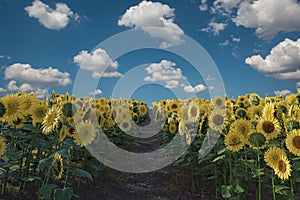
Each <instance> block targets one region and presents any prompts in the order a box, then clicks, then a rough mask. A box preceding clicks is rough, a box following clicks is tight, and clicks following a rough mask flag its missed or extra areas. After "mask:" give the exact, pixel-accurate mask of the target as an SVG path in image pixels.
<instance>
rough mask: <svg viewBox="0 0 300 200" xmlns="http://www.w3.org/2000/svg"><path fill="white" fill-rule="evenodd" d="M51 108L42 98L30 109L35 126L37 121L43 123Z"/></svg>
mask: <svg viewBox="0 0 300 200" xmlns="http://www.w3.org/2000/svg"><path fill="white" fill-rule="evenodd" d="M48 110H49V108H48V106H47V104H46V103H45V102H43V101H41V100H38V101H36V102H35V103H34V106H32V107H31V108H30V110H29V114H30V115H31V118H32V124H33V125H34V126H35V125H36V124H37V123H41V122H42V121H43V119H44V117H45V116H46V113H47V111H48Z"/></svg>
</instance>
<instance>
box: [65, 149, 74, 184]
mask: <svg viewBox="0 0 300 200" xmlns="http://www.w3.org/2000/svg"><path fill="white" fill-rule="evenodd" d="M72 156H73V147H72V146H71V147H70V156H69V158H68V166H67V172H66V179H65V183H64V188H66V187H67V184H68V180H69V172H70V165H71V159H72Z"/></svg>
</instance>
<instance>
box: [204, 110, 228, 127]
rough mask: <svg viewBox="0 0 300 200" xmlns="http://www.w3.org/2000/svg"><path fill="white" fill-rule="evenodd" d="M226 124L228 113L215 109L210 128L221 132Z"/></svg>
mask: <svg viewBox="0 0 300 200" xmlns="http://www.w3.org/2000/svg"><path fill="white" fill-rule="evenodd" d="M225 122H226V111H225V110H224V109H214V110H213V111H212V113H211V115H210V116H209V122H208V126H209V127H210V128H211V129H212V130H215V131H219V132H221V131H222V130H223V128H224V126H225Z"/></svg>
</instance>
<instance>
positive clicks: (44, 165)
mask: <svg viewBox="0 0 300 200" xmlns="http://www.w3.org/2000/svg"><path fill="white" fill-rule="evenodd" d="M52 160H53V157H52V156H49V157H48V158H45V159H42V160H40V162H39V169H42V170H43V169H45V168H49V166H50V165H51V162H52Z"/></svg>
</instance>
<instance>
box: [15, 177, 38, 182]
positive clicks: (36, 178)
mask: <svg viewBox="0 0 300 200" xmlns="http://www.w3.org/2000/svg"><path fill="white" fill-rule="evenodd" d="M19 180H20V181H23V182H32V181H34V180H39V181H41V180H42V178H41V177H39V176H29V177H23V178H19Z"/></svg>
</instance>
